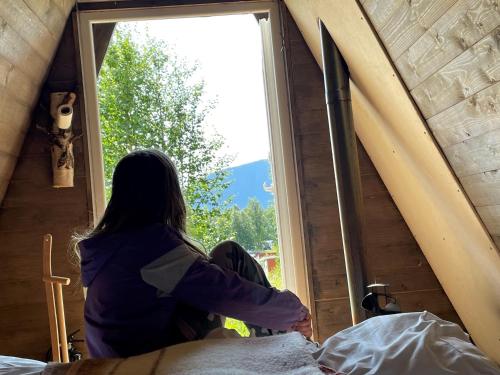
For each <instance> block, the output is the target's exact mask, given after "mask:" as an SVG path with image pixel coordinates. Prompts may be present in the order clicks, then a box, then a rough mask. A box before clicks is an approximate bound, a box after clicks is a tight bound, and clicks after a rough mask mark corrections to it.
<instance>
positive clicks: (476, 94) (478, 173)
mask: <svg viewBox="0 0 500 375" xmlns="http://www.w3.org/2000/svg"><path fill="white" fill-rule="evenodd" d="M361 3H362V4H363V7H364V9H365V11H366V13H367V15H368V16H369V18H370V21H371V22H372V24H373V25H374V27H375V29H376V31H377V33H378V35H379V37H380V38H381V40H382V42H383V43H384V45H385V47H386V49H387V51H388V53H389V55H390V56H391V59H392V61H393V62H394V64H395V65H396V68H397V69H398V71H399V73H400V74H401V77H402V78H403V80H404V82H405V84H406V86H407V88H408V90H410V93H411V95H412V96H413V98H414V100H415V102H416V103H417V106H418V107H419V109H420V111H421V112H422V114H423V116H424V117H425V119H426V120H427V123H428V125H429V127H430V128H431V130H432V132H433V134H434V136H435V137H436V140H437V142H438V143H439V146H440V147H441V149H442V151H443V153H444V154H445V156H446V158H447V159H448V162H449V163H450V165H451V167H452V168H453V170H454V172H455V174H456V175H457V177H458V178H459V180H460V182H461V183H462V185H463V187H464V189H465V192H466V193H467V195H468V196H469V198H470V200H471V201H472V204H473V205H474V207H475V208H476V210H477V212H478V214H479V216H480V217H481V219H482V220H483V222H484V224H485V226H486V228H487V229H488V231H489V233H490V235H491V236H492V237H493V240H494V241H495V243H496V244H497V246H500V158H499V157H498V155H499V153H500V47H499V46H500V7H499V6H498V3H497V2H495V1H488V0H458V1H457V0H440V1H421V2H415V3H414V4H413V5H411V6H410V5H408V3H407V2H397V3H395V2H387V1H383V0H379V1H376V0H363V1H361Z"/></svg>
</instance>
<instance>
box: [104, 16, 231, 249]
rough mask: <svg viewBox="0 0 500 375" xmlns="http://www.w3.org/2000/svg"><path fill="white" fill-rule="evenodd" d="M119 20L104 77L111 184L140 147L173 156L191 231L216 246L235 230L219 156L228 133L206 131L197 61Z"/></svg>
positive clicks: (107, 173) (223, 159)
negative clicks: (140, 37) (120, 162)
mask: <svg viewBox="0 0 500 375" xmlns="http://www.w3.org/2000/svg"><path fill="white" fill-rule="evenodd" d="M132 34H133V30H132V29H130V28H128V27H126V26H123V25H118V27H117V28H116V30H115V32H114V35H113V38H112V40H111V43H110V46H109V48H108V51H107V54H106V58H105V59H104V62H103V65H102V68H101V70H100V74H99V77H98V87H99V90H98V95H99V106H100V121H101V129H102V144H103V149H104V167H105V168H104V169H105V179H106V188H107V191H108V192H109V190H110V187H111V179H112V174H113V171H114V167H115V166H116V163H117V162H118V160H119V159H120V158H122V157H123V156H124V155H126V154H127V153H129V152H131V151H133V150H135V149H143V148H154V149H158V150H161V151H164V152H165V153H166V154H167V155H169V156H170V157H171V158H172V159H173V161H174V163H175V165H176V166H177V169H178V172H179V178H180V181H181V185H182V188H183V192H184V196H185V198H186V201H187V204H188V234H189V235H191V236H193V237H194V238H195V239H197V240H198V241H200V242H201V243H203V244H204V245H205V246H206V247H207V248H211V247H212V246H213V245H215V244H216V243H217V242H219V241H221V240H223V239H227V238H229V237H231V236H232V234H233V233H232V220H231V216H230V215H231V212H230V210H229V205H230V199H228V200H225V201H221V196H222V193H223V192H224V190H225V189H226V188H227V187H228V185H229V182H228V181H227V179H226V178H225V172H224V168H225V167H227V165H228V163H229V159H228V157H220V156H218V155H219V152H218V151H219V150H220V149H221V147H222V146H223V138H222V137H221V136H219V135H214V136H207V134H206V133H205V131H204V126H205V125H204V122H205V119H206V116H207V114H208V113H209V111H210V110H211V109H212V108H213V102H212V103H211V102H208V104H207V101H206V100H205V97H204V83H203V81H200V80H198V81H196V80H194V79H193V75H194V73H195V72H196V66H195V65H188V64H187V63H186V62H184V61H182V60H181V59H179V58H178V57H177V56H176V55H175V54H174V53H173V52H172V51H171V50H169V49H168V46H167V45H166V44H165V43H163V42H162V41H160V40H157V39H154V38H151V37H150V36H148V35H146V36H143V41H139V40H137V39H134V37H133V35H132Z"/></svg>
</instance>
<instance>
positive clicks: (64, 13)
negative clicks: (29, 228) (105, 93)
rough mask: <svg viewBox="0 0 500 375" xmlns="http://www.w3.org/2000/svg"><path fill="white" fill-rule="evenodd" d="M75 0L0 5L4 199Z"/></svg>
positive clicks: (12, 0)
mask: <svg viewBox="0 0 500 375" xmlns="http://www.w3.org/2000/svg"><path fill="white" fill-rule="evenodd" d="M74 3H75V0H2V1H1V3H0V202H2V200H3V197H4V195H5V192H6V190H7V187H8V184H9V180H10V178H11V176H12V172H13V171H14V168H15V166H16V162H17V159H18V156H19V152H20V150H21V146H22V144H23V141H24V136H25V134H26V130H27V128H28V125H29V121H30V115H31V113H32V111H33V109H34V108H33V107H34V106H35V104H36V102H37V99H38V94H39V92H40V88H41V86H42V84H43V82H44V78H45V76H46V73H47V71H48V69H49V67H50V65H51V61H52V58H53V56H54V53H55V51H56V48H57V45H58V43H59V39H60V37H61V35H62V32H63V29H64V25H65V24H66V20H67V18H68V15H69V12H70V10H71V8H72V7H73V5H74Z"/></svg>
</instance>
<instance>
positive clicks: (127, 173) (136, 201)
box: [90, 150, 186, 237]
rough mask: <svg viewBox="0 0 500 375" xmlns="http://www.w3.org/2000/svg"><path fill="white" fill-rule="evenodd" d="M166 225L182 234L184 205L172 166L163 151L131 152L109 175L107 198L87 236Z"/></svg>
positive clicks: (184, 220)
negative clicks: (108, 196) (111, 174)
mask: <svg viewBox="0 0 500 375" xmlns="http://www.w3.org/2000/svg"><path fill="white" fill-rule="evenodd" d="M153 223H163V224H168V225H170V226H171V227H173V228H174V229H176V230H177V231H179V232H182V233H184V232H185V231H186V204H185V203H184V198H183V196H182V192H181V187H180V184H179V177H178V176H177V170H176V168H175V165H174V163H173V162H172V161H171V160H170V158H169V157H168V156H167V155H165V154H164V153H163V152H160V151H156V150H139V151H133V152H131V153H130V154H128V155H127V156H125V157H123V158H122V159H121V160H120V161H119V162H118V164H117V165H116V168H115V172H114V173H113V185H112V189H111V198H110V200H109V203H108V206H107V207H106V211H105V212H104V215H103V217H102V219H101V220H100V221H99V224H97V226H96V227H95V229H94V230H93V232H92V233H91V234H90V236H91V237H92V236H94V235H97V234H101V233H114V232H120V231H123V230H130V229H134V228H140V227H144V226H146V225H149V224H153Z"/></svg>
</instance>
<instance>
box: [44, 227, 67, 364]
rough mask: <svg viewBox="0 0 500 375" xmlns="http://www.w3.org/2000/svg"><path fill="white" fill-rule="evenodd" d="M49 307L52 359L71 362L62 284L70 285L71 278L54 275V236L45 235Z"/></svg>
mask: <svg viewBox="0 0 500 375" xmlns="http://www.w3.org/2000/svg"><path fill="white" fill-rule="evenodd" d="M42 281H43V282H44V284H45V294H46V298H47V308H48V314H49V328H50V341H51V345H52V360H53V361H54V362H61V357H62V362H69V354H68V340H67V333H66V321H65V317H64V304H63V293H62V286H63V285H69V283H70V279H68V278H67V277H59V276H53V275H52V236H51V235H50V234H46V235H45V236H44V237H43V277H42Z"/></svg>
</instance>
